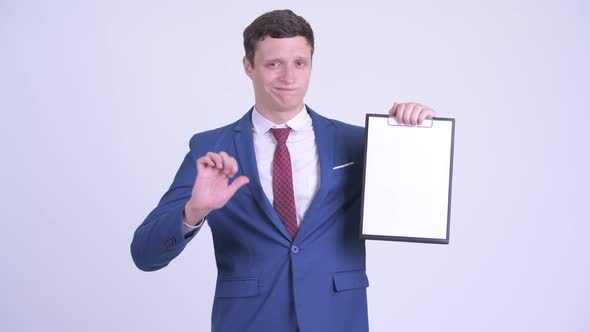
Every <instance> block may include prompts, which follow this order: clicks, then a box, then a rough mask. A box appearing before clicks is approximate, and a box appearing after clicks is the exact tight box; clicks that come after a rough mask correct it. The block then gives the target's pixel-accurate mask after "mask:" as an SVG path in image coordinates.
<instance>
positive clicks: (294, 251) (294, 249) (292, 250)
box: [291, 246, 299, 254]
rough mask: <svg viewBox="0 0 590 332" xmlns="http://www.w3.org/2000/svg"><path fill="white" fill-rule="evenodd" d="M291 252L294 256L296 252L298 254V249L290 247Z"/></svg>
mask: <svg viewBox="0 0 590 332" xmlns="http://www.w3.org/2000/svg"><path fill="white" fill-rule="evenodd" d="M291 252H293V253H294V254H296V253H298V252H299V247H297V246H292V247H291Z"/></svg>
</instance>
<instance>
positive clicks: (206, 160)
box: [197, 156, 215, 168]
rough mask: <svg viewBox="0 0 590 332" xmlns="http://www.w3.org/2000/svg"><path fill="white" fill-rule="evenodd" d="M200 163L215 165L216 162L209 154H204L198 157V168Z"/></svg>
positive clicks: (206, 165) (208, 165)
mask: <svg viewBox="0 0 590 332" xmlns="http://www.w3.org/2000/svg"><path fill="white" fill-rule="evenodd" d="M199 165H202V166H204V167H215V163H214V162H213V160H211V158H210V157H209V156H203V157H201V158H199V159H197V168H198V167H199Z"/></svg>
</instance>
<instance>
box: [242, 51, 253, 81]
mask: <svg viewBox="0 0 590 332" xmlns="http://www.w3.org/2000/svg"><path fill="white" fill-rule="evenodd" d="M242 63H243V64H244V71H245V72H246V75H248V77H250V79H252V75H253V71H254V68H252V64H251V63H250V61H248V58H246V56H244V58H243V59H242Z"/></svg>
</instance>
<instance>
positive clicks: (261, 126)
mask: <svg viewBox="0 0 590 332" xmlns="http://www.w3.org/2000/svg"><path fill="white" fill-rule="evenodd" d="M286 127H289V128H291V132H290V134H289V137H288V138H287V148H288V149H289V155H290V157H291V169H292V171H293V192H294V194H295V209H296V211H297V225H300V224H301V221H302V220H303V217H304V216H305V212H306V211H307V209H308V208H309V205H310V204H311V200H312V199H313V198H314V196H315V194H316V193H317V192H318V189H319V184H320V162H319V157H318V149H317V146H316V144H315V134H314V132H313V125H312V121H311V117H310V116H309V114H308V113H307V111H306V110H305V106H304V107H303V108H302V109H301V111H300V112H299V113H298V114H297V115H296V116H295V117H294V118H292V119H291V120H289V121H287V123H285V124H283V125H277V124H274V123H272V122H271V121H269V120H268V119H266V118H264V117H263V116H262V115H261V114H260V113H258V111H257V110H256V108H254V111H253V112H252V137H253V139H254V153H255V154H256V164H257V166H258V176H259V177H260V184H261V185H262V190H264V193H265V194H266V197H267V198H268V200H269V201H270V203H271V204H272V203H273V197H274V196H273V190H272V161H273V158H274V153H275V148H276V146H277V141H276V139H275V137H274V135H273V134H272V132H271V131H270V129H271V128H286Z"/></svg>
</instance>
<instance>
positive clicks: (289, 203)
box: [271, 128, 297, 239]
mask: <svg viewBox="0 0 590 332" xmlns="http://www.w3.org/2000/svg"><path fill="white" fill-rule="evenodd" d="M271 132H272V134H273V135H274V136H275V138H276V139H277V147H276V149H275V155H274V159H273V161H272V194H273V196H274V203H273V204H274V208H275V210H276V211H277V214H278V215H279V218H281V221H283V224H284V225H285V227H286V228H287V231H288V232H289V234H291V238H292V239H294V238H295V234H297V214H296V211H295V195H294V193H293V171H292V170H291V157H290V156H289V149H287V144H286V143H287V137H289V133H290V132H291V128H273V129H271Z"/></svg>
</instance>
